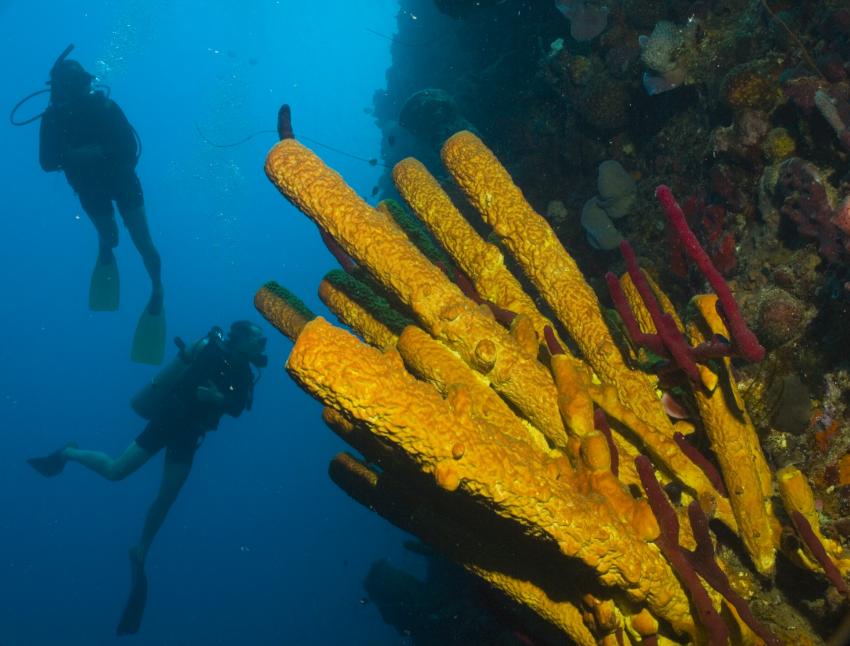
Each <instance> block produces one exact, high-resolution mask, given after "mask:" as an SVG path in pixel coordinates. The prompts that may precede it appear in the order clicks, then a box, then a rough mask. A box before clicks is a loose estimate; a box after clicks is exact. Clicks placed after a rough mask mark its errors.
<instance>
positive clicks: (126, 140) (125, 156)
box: [103, 99, 137, 167]
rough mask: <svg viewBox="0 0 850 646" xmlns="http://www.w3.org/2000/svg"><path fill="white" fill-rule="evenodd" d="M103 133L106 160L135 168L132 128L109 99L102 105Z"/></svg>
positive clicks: (134, 141) (134, 142) (135, 150)
mask: <svg viewBox="0 0 850 646" xmlns="http://www.w3.org/2000/svg"><path fill="white" fill-rule="evenodd" d="M103 133H104V138H103V148H104V151H105V152H106V156H107V159H109V160H110V161H111V162H113V163H115V164H117V165H119V166H131V167H133V166H135V165H136V152H137V147H136V136H135V135H134V134H133V126H131V125H130V122H129V121H128V120H127V117H126V116H125V115H124V112H123V111H122V110H121V108H119V107H118V104H117V103H115V101H112V100H110V99H107V100H106V103H105V105H104V116H103Z"/></svg>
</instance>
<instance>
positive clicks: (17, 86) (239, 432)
mask: <svg viewBox="0 0 850 646" xmlns="http://www.w3.org/2000/svg"><path fill="white" fill-rule="evenodd" d="M395 12H396V7H395V4H394V3H393V2H391V1H390V0H372V1H371V2H350V1H349V0H331V1H327V0H326V1H324V2H321V3H310V2H293V1H289V2H287V1H277V2H272V1H259V0H249V1H246V2H240V3H232V2H200V1H199V0H183V1H181V2H170V1H168V0H126V1H122V2H115V1H102V2H80V1H69V2H58V1H51V2H23V1H16V0H11V1H8V2H2V3H0V60H2V61H3V70H4V72H3V82H2V84H0V106H2V107H3V109H4V110H7V111H8V110H9V109H11V107H12V106H13V105H14V103H15V102H16V101H17V100H18V99H19V98H21V97H22V96H24V95H25V94H27V93H28V92H31V91H33V90H36V89H39V88H40V87H43V85H42V84H43V83H44V81H45V80H46V79H47V73H48V70H49V68H50V66H51V64H52V63H53V60H54V59H55V58H56V56H57V55H58V54H59V53H60V52H61V51H62V49H63V48H64V47H65V46H66V44H68V43H69V42H73V43H75V44H76V49H75V50H74V52H73V54H72V58H75V59H77V60H79V61H80V62H81V63H82V64H83V65H84V66H85V67H86V68H87V69H89V70H91V71H93V72H95V73H97V74H98V75H99V76H100V77H101V79H102V80H103V81H104V82H105V83H108V84H109V86H110V87H111V91H112V98H113V99H115V100H116V101H117V102H118V103H119V105H120V106H121V107H122V108H123V110H124V111H125V113H126V114H127V116H128V117H129V119H130V121H131V122H132V123H133V125H134V126H135V127H136V129H137V130H138V132H139V134H140V135H141V138H142V140H143V142H144V152H143V155H142V158H141V161H140V164H139V167H138V174H139V176H140V178H141V180H142V184H143V186H144V191H145V198H146V206H147V212H148V217H149V221H150V224H151V228H152V233H153V237H154V240H155V242H156V244H157V246H158V248H159V251H160V253H161V255H162V259H163V272H164V282H165V288H166V308H167V315H168V327H169V336H173V335H180V336H183V337H184V338H187V339H193V338H197V337H199V336H201V335H203V334H204V333H205V332H206V331H207V330H208V329H209V327H210V326H211V325H213V324H220V325H223V326H227V325H229V323H230V322H231V321H232V320H234V319H240V318H250V319H254V320H258V321H259V320H260V317H259V315H257V314H256V312H255V311H254V309H253V305H252V297H253V294H254V291H255V290H256V289H257V288H258V287H259V286H260V285H261V284H262V283H263V282H264V281H266V280H268V279H271V278H274V279H277V280H279V281H280V282H282V283H284V284H286V285H287V286H288V287H290V288H291V289H293V290H294V291H296V292H298V293H299V294H300V295H301V296H302V298H303V299H304V300H305V301H306V302H307V303H308V304H309V305H310V306H311V307H312V308H313V309H314V310H316V311H318V312H323V311H324V309H323V307H322V306H321V304H320V303H319V302H318V299H317V297H316V295H315V294H316V287H317V285H318V282H319V279H320V278H321V276H322V275H323V273H324V272H325V271H326V270H327V269H329V268H331V267H332V266H333V260H332V258H331V257H330V255H329V254H328V253H327V252H326V251H325V250H324V248H323V247H322V245H321V242H320V239H319V236H318V234H317V232H316V229H315V226H314V225H313V224H312V223H311V222H309V221H308V220H307V218H306V217H305V216H303V215H301V214H300V213H299V212H297V211H296V210H295V209H293V207H291V206H290V205H289V204H288V203H286V202H285V200H284V199H283V198H282V197H281V196H280V195H279V194H278V193H277V191H276V190H275V189H274V187H273V186H272V185H271V184H270V183H269V182H268V180H267V179H266V178H265V176H264V174H263V170H262V168H263V159H264V156H265V153H266V151H267V150H268V148H269V147H270V146H271V145H272V144H273V143H274V141H275V137H274V136H273V135H271V134H265V135H261V136H258V137H256V138H254V139H253V140H251V141H250V142H248V143H245V144H244V145H241V146H238V147H235V148H228V149H217V148H213V147H211V146H209V145H208V144H207V143H205V142H204V141H203V140H202V139H201V137H199V135H198V133H197V132H196V129H195V125H194V124H195V123H197V124H198V125H199V126H200V127H201V128H202V129H203V130H204V133H205V134H206V136H207V137H209V138H210V139H214V140H216V141H220V142H228V141H234V140H238V139H239V138H241V137H243V136H245V135H246V134H249V133H251V132H253V131H256V130H261V129H264V128H271V129H274V128H275V118H276V113H277V109H278V107H279V105H280V104H281V103H282V102H288V103H290V104H291V105H292V108H293V122H294V128H295V132H296V134H297V135H298V134H301V135H307V136H310V137H312V138H315V139H320V140H322V141H324V142H326V143H329V144H332V145H334V146H337V147H339V148H341V149H345V150H347V151H351V152H353V153H356V154H358V155H361V156H364V157H374V156H377V154H378V147H379V141H380V135H379V133H378V131H377V129H376V128H375V126H374V124H373V122H372V120H371V118H370V116H369V114H367V108H368V107H369V106H370V105H371V98H372V93H373V92H374V91H375V90H376V89H379V88H381V87H382V86H383V82H384V70H385V69H386V67H387V66H388V64H389V45H390V43H389V41H388V40H386V39H384V38H381V37H379V36H377V35H375V34H374V33H372V32H370V31H368V30H370V29H371V30H376V31H378V32H381V33H384V34H391V33H392V32H393V30H394V20H395ZM43 99H44V97H41V98H40V99H39V100H35V101H33V103H31V104H28V105H27V106H26V107H25V108H24V111H23V112H22V113H21V114H20V115H19V116H20V117H23V116H26V115H27V114H33V112H32V111H30V110H34V109H35V108H36V107H38V105H43ZM37 144H38V126H37V124H32V125H30V126H27V127H21V128H13V127H11V126H10V125H9V124H8V122H6V123H5V124H4V125H3V126H2V127H0V151H2V155H0V177H2V188H0V191H2V192H0V198H1V199H0V214H2V219H0V223H2V224H0V227H2V229H0V231H1V232H0V267H2V270H0V276H2V278H3V281H2V289H3V298H2V305H0V308H2V309H1V310H0V325H2V329H1V330H0V339H2V340H0V365H1V366H2V370H0V433H2V452H0V644H2V646H20V645H42V644H44V645H48V644H49V645H57V644H62V645H77V644H79V645H84V646H96V645H99V644H113V643H116V642H117V641H119V638H117V637H115V636H114V630H115V625H116V623H117V621H118V618H119V615H120V612H121V609H122V608H123V605H124V601H125V598H126V594H127V589H128V585H129V572H128V569H129V567H128V562H127V548H128V547H129V546H130V545H132V544H134V543H135V542H136V540H137V536H138V532H139V530H140V528H141V524H142V519H143V516H144V513H145V511H146V508H147V505H148V503H149V502H150V501H151V499H152V498H153V496H154V494H155V492H156V488H157V486H158V480H159V476H160V469H161V463H162V457H161V456H158V457H157V458H155V459H154V460H153V461H151V462H150V463H149V464H148V465H146V466H145V467H144V468H143V469H142V470H141V471H139V472H138V473H136V474H135V475H133V476H132V477H131V478H129V479H128V480H126V481H124V482H121V483H109V482H106V481H104V480H102V479H100V478H99V477H98V476H96V475H94V474H92V473H90V472H88V471H85V470H84V469H83V468H81V467H80V466H79V465H75V464H72V465H69V466H68V468H67V469H66V471H65V473H63V474H62V475H61V476H60V477H58V478H56V479H45V478H42V477H40V476H38V475H37V474H36V473H35V472H34V471H33V470H32V469H30V468H29V467H28V466H27V465H26V463H25V462H24V460H25V458H26V457H27V456H30V455H34V454H39V453H44V452H46V451H49V450H52V449H54V448H56V447H58V446H60V445H61V444H63V443H64V442H66V441H68V440H75V441H77V442H78V443H79V444H80V445H81V446H82V447H90V448H98V449H102V450H105V451H108V452H110V453H113V454H115V453H118V452H120V451H121V450H123V449H124V448H125V446H127V444H128V443H129V442H130V441H131V440H132V439H133V438H134V437H135V436H136V434H137V433H138V432H139V431H140V430H141V429H142V427H143V422H142V420H141V419H139V418H138V417H136V416H135V415H134V414H133V412H132V411H131V410H130V408H129V406H128V400H129V398H130V397H131V396H132V394H133V393H134V392H135V391H136V389H137V388H138V387H139V386H141V385H142V384H144V383H145V382H146V381H147V380H148V379H150V378H151V376H152V375H153V374H154V373H155V370H156V369H155V368H152V367H150V366H143V365H136V364H133V363H131V362H130V361H129V359H128V357H129V348H130V341H131V338H132V332H133V328H134V325H135V321H136V319H137V317H138V315H139V313H140V312H141V310H142V308H143V307H144V305H145V303H146V301H147V298H148V289H149V286H148V279H147V276H146V274H145V273H144V270H143V267H142V264H141V261H140V258H139V256H138V254H137V252H136V251H135V249H134V247H133V246H132V244H131V243H130V240H129V238H128V236H127V234H126V231H125V230H123V227H122V231H121V235H122V240H121V244H120V246H119V247H118V249H117V259H118V263H119V266H120V270H121V282H122V300H121V308H120V311H119V312H117V313H90V312H89V311H88V309H87V289H88V279H89V273H90V270H91V267H92V266H93V263H94V260H95V254H96V249H97V246H96V238H95V234H94V230H93V228H92V226H91V225H90V223H89V222H88V220H87V219H86V217H85V215H84V214H83V213H82V212H81V210H80V207H79V204H78V202H77V199H76V197H75V196H74V194H73V193H72V191H71V189H70V188H69V187H68V185H67V183H66V181H65V179H64V177H63V176H62V175H61V174H58V173H52V174H45V173H43V172H42V171H41V170H40V168H39V166H38V159H37ZM317 151H318V152H319V153H320V154H321V155H322V156H323V157H324V158H325V159H326V160H327V161H328V162H329V163H330V164H331V165H332V166H333V167H335V168H336V169H337V170H339V171H340V172H341V173H342V174H343V175H344V176H345V177H346V178H347V180H348V181H349V183H350V184H351V185H352V186H353V187H354V188H355V189H356V190H357V191H359V192H360V193H361V194H363V195H369V192H370V190H371V188H372V186H373V185H374V184H375V182H376V180H377V177H378V174H379V169H376V168H374V167H371V166H369V165H368V164H365V163H363V162H359V161H356V160H353V159H350V158H347V157H344V156H340V155H337V154H334V153H332V152H329V151H326V150H322V149H317ZM263 326H264V329H266V331H267V333H268V334H269V336H270V343H269V348H268V353H269V355H270V365H269V367H268V368H267V369H266V370H265V372H264V375H263V378H262V380H261V381H260V382H259V384H258V386H257V390H256V394H255V406H254V410H252V411H251V412H249V413H246V414H243V416H242V417H241V418H239V419H236V420H234V419H231V418H227V417H225V418H224V420H223V421H222V424H221V427H220V430H219V432H217V433H214V434H211V435H210V436H208V437H207V441H206V443H205V444H204V446H203V447H202V449H201V450H200V452H199V454H198V456H197V458H196V461H195V466H194V469H193V472H192V474H191V476H190V478H189V480H188V482H187V484H186V486H185V487H184V489H183V491H182V493H181V495H180V498H179V499H178V501H177V503H176V504H175V506H174V508H173V509H172V512H171V515H170V516H169V518H168V519H167V520H166V523H165V526H164V527H163V529H162V531H161V533H160V535H159V536H158V538H157V540H156V542H155V543H154V545H153V548H152V550H151V553H150V555H149V558H148V575H149V579H150V589H149V601H148V607H147V610H146V614H145V620H144V623H143V625H142V629H141V632H140V633H139V634H138V635H137V636H134V637H125V638H120V640H121V641H123V642H126V643H132V644H139V645H156V646H172V645H188V644H192V645H195V644H205V645H206V644H226V645H229V644H234V645H235V644H252V645H263V644H341V643H346V644H399V643H404V641H403V638H402V637H400V636H398V635H397V634H396V633H395V632H394V630H393V629H391V628H389V627H387V626H384V625H383V623H382V622H381V619H380V617H379V614H378V612H377V609H376V608H375V607H374V605H373V604H371V603H361V599H362V598H363V597H364V594H365V593H364V592H363V589H362V583H361V582H362V579H363V576H364V575H365V573H366V571H367V569H368V566H369V565H370V563H371V562H372V561H374V560H375V559H378V558H381V557H389V558H390V559H392V560H393V562H394V563H395V564H396V565H400V566H403V567H411V568H415V567H416V566H417V563H416V561H415V557H411V556H408V555H406V554H405V553H404V551H403V549H402V547H401V541H402V540H403V538H404V535H403V534H402V533H401V532H399V531H397V530H395V529H393V528H392V527H390V526H389V525H388V524H387V523H385V522H384V521H383V520H381V519H380V518H379V517H377V516H376V515H374V514H372V513H371V512H369V511H368V510H365V509H363V508H361V507H360V506H358V505H357V504H356V503H354V502H353V501H351V500H350V499H349V498H347V497H346V496H345V495H344V494H343V493H342V492H341V491H340V490H338V489H337V488H336V487H335V486H334V485H333V484H332V483H331V482H330V480H329V479H328V477H327V474H326V468H327V463H328V461H329V459H330V458H331V457H332V456H333V455H334V454H335V453H336V452H337V451H339V450H342V448H343V446H342V443H341V442H340V441H339V440H337V438H336V437H335V436H333V435H332V433H331V432H330V431H329V430H327V429H326V428H325V427H324V426H323V425H322V424H321V421H320V419H319V406H318V405H317V404H316V403H315V402H313V401H312V400H311V399H310V398H309V397H308V396H307V395H306V394H304V393H302V392H301V391H300V390H298V389H297V388H296V387H295V385H294V384H293V383H292V382H291V380H290V379H289V377H288V376H287V375H286V373H285V372H284V370H283V368H282V366H283V363H284V361H285V358H286V355H287V352H288V351H289V349H290V347H291V344H290V343H289V341H288V340H286V339H284V338H283V337H282V336H280V335H279V334H277V333H276V332H275V331H274V330H272V329H271V328H270V326H268V325H266V324H265V323H263Z"/></svg>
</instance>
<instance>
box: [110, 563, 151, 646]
mask: <svg viewBox="0 0 850 646" xmlns="http://www.w3.org/2000/svg"><path fill="white" fill-rule="evenodd" d="M147 600H148V577H147V576H146V575H145V564H144V563H142V562H141V561H140V560H139V557H138V555H137V554H136V548H132V549H131V550H130V596H129V597H127V605H126V606H124V612H123V614H122V615H121V621H119V622H118V627H117V628H116V629H115V634H116V635H135V634H136V633H137V632H139V627H140V626H141V625H142V615H144V614H145V604H146V603H147Z"/></svg>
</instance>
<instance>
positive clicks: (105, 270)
mask: <svg viewBox="0 0 850 646" xmlns="http://www.w3.org/2000/svg"><path fill="white" fill-rule="evenodd" d="M120 294H121V286H120V281H119V280H118V263H117V262H115V258H112V260H111V262H101V260H100V258H98V260H97V262H96V263H95V266H94V269H93V270H92V273H91V282H90V283H89V309H90V310H91V311H92V312H114V311H115V310H117V309H118V300H119V296H120Z"/></svg>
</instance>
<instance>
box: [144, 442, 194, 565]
mask: <svg viewBox="0 0 850 646" xmlns="http://www.w3.org/2000/svg"><path fill="white" fill-rule="evenodd" d="M191 470H192V461H191V459H189V461H178V460H175V459H174V457H173V456H172V455H169V453H166V455H165V465H164V466H163V469H162V482H161V483H160V486H159V493H157V495H156V499H155V500H154V501H153V503H152V504H151V506H150V509H148V515H147V517H146V518H145V526H144V528H143V529H142V535H141V537H140V538H139V544H138V545H137V546H136V547H135V549H134V550H131V552H132V553H133V554H134V556H135V557H136V558H137V559H138V560H139V561H140V562H141V563H144V562H145V558H147V555H148V550H149V549H150V547H151V543H152V542H153V539H154V537H155V536H156V533H157V532H158V531H159V528H160V527H162V523H163V521H164V520H165V517H166V515H168V510H169V509H171V505H172V504H174V501H175V500H177V494H179V493H180V489H182V488H183V483H184V482H186V478H187V477H189V472H190V471H191Z"/></svg>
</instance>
